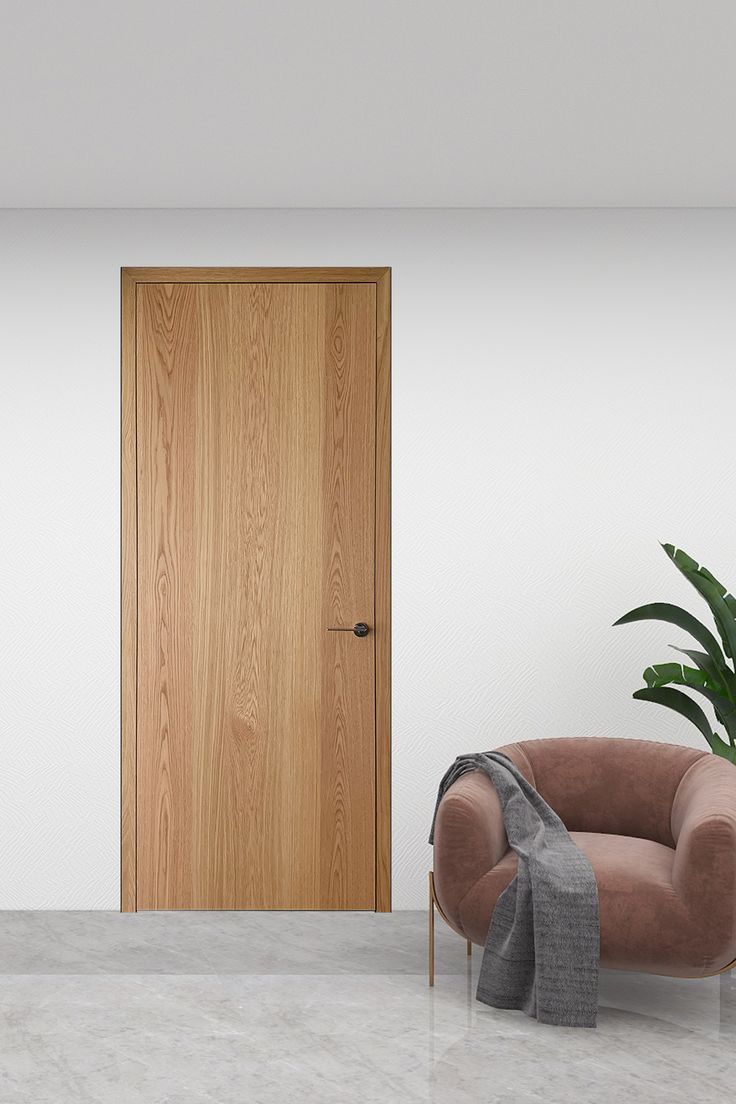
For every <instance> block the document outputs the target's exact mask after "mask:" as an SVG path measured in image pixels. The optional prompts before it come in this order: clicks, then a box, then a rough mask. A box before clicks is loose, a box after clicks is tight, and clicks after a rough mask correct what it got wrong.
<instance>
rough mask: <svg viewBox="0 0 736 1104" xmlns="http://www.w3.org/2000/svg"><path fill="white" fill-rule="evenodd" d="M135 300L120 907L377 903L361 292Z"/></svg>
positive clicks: (222, 284) (374, 517) (204, 288)
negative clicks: (131, 841)
mask: <svg viewBox="0 0 736 1104" xmlns="http://www.w3.org/2000/svg"><path fill="white" fill-rule="evenodd" d="M195 271H196V270H195ZM239 273H240V270H239ZM241 274H242V273H241ZM162 275H165V274H162ZM242 275H246V276H247V272H246V273H245V274H242ZM382 275H383V274H382ZM135 289H136V296H135V349H134V359H135V437H136V447H135V460H136V519H135V520H136V526H135V527H136V534H137V540H136V544H137V550H136V557H135V558H136V576H137V598H136V640H135V644H136V667H137V677H136V703H135V711H136V762H135V809H134V818H135V822H136V836H137V857H136V863H135V898H136V899H135V906H134V907H137V908H138V909H299V908H302V909H373V908H376V907H377V905H378V906H381V905H382V903H383V905H384V907H385V902H382V901H381V900H378V899H377V880H378V877H377V876H378V873H379V862H377V845H379V843H380V841H379V838H378V837H379V832H378V825H377V797H378V779H377V742H376V724H377V708H376V703H377V691H378V696H379V699H382V698H383V693H382V688H381V687H379V686H378V681H379V680H380V678H381V677H382V675H383V672H382V671H381V669H380V664H379V668H378V669H377V650H376V642H377V640H378V639H379V637H380V634H381V633H382V632H387V624H381V623H380V622H381V619H382V618H383V619H384V621H385V611H381V612H380V613H378V610H377V605H378V604H380V602H381V600H382V597H383V596H382V595H380V594H379V595H377V594H376V578H377V551H376V534H377V522H378V521H379V517H378V514H377V506H376V503H377V489H378V487H379V483H380V476H381V475H382V474H383V473H379V478H378V479H377V447H378V445H379V438H378V436H377V419H376V412H377V404H378V400H379V373H378V371H377V368H378V364H379V360H380V357H379V335H378V332H377V313H378V305H379V304H378V296H379V290H378V279H374V280H363V281H350V280H348V279H334V278H333V279H327V280H320V279H319V278H317V279H304V280H298V279H291V280H286V279H282V280H279V281H273V282H272V281H268V280H263V279H253V280H250V281H248V280H247V279H245V278H241V279H232V280H227V279H226V280H222V281H214V280H207V281H205V280H198V279H196V278H195V279H191V280H189V281H183V280H175V279H165V278H162V279H156V278H155V274H154V278H153V279H148V280H139V281H136V285H135ZM383 521H384V523H385V519H383ZM379 556H380V551H379ZM381 572H382V573H383V572H385V565H381ZM377 599H378V602H377ZM377 614H378V616H377ZM360 621H363V622H366V623H368V625H369V626H370V631H369V634H368V635H367V636H365V637H359V636H356V635H355V634H354V633H353V632H352V631H334V630H341V629H349V628H350V627H351V626H353V625H354V624H355V623H356V622H360ZM380 804H381V805H384V804H385V797H382V800H381V802H380ZM383 892H384V893H385V891H383Z"/></svg>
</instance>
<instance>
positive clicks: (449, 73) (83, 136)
mask: <svg viewBox="0 0 736 1104" xmlns="http://www.w3.org/2000/svg"><path fill="white" fill-rule="evenodd" d="M735 46H736V4H734V3H733V0H722V2H720V0H719V2H715V0H687V2H684V0H669V2H668V0H656V2H655V0H567V2H563V0H536V2H525V0H504V2H496V0H456V2H455V3H452V2H445V3H438V2H436V0H425V2H421V0H415V2H409V0H359V2H355V0H311V2H310V0H299V2H295V0H287V2H279V0H270V2H268V0H265V2H264V0H257V2H255V3H249V2H247V0H201V2H199V3H191V2H190V0H125V2H124V3H119V2H118V3H115V4H113V3H109V2H105V0H97V2H95V3H92V2H90V0H65V2H64V3H60V2H59V0H53V2H51V0H41V2H34V0H24V2H17V0H13V2H12V3H7V2H5V3H4V5H3V19H2V30H1V31H0V93H1V95H2V100H1V101H0V103H1V105H2V106H1V108H0V112H1V116H2V118H1V126H2V134H1V136H0V140H1V146H0V150H1V153H0V155H1V156H2V158H3V165H2V171H1V172H0V206H8V207H37V206H38V207H67V206H69V207H118V206H121V207H129V206H141V207H282V206H284V207H286V206H297V207H322V206H325V207H363V206H365V207H373V206H381V207H383V206H449V207H458V206H472V207H475V206H477V207H485V206H608V205H610V206H639V205H641V206H649V205H652V206H690V205H692V206H731V205H735V204H736V142H735V141H734V119H735V118H736V80H735V78H734V47H735Z"/></svg>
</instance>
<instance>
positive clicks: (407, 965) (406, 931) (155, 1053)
mask: <svg viewBox="0 0 736 1104" xmlns="http://www.w3.org/2000/svg"><path fill="white" fill-rule="evenodd" d="M425 926H426V917H425V914H424V913H418V912H396V913H393V914H391V915H375V914H372V913H347V914H345V913H343V914H335V913H302V914H297V913H205V912H195V913H142V914H139V915H120V914H117V913H104V912H97V913H90V912H87V913H81V912H66V913H62V912H36V913H20V912H6V913H0V974H2V975H3V976H2V978H1V979H0V1104H98V1102H99V1104H113V1102H114V1104H118V1102H119V1104H232V1102H238V1104H241V1102H242V1104H246V1102H248V1104H270V1102H272V1101H273V1102H278V1104H281V1102H287V1104H312V1102H314V1104H353V1102H356V1104H357V1102H370V1104H373V1102H376V1104H378V1102H381V1104H386V1102H389V1104H393V1102H397V1104H398V1102H406V1104H411V1102H413V1101H438V1102H439V1101H442V1102H443V1104H444V1102H447V1104H466V1102H468V1101H473V1102H484V1104H492V1102H499V1104H500V1102H501V1101H504V1102H506V1101H508V1102H509V1104H511V1102H513V1104H532V1102H535V1104H539V1102H542V1101H544V1102H545V1104H556V1102H558V1101H559V1102H560V1104H562V1102H564V1104H577V1102H585V1104H588V1102H590V1104H593V1102H595V1104H607V1102H609V1101H611V1102H614V1101H615V1102H617V1104H618V1102H621V1104H626V1102H629V1101H631V1102H634V1101H636V1102H637V1104H654V1102H660V1101H661V1102H662V1104H664V1102H667V1104H680V1102H682V1104H685V1102H687V1104H701V1102H714V1104H715V1102H716V1101H726V1100H728V1099H732V1098H733V1094H734V1090H735V1089H736V976H735V975H726V976H724V977H722V978H709V979H706V980H703V981H677V980H673V979H670V978H655V977H646V976H643V975H635V974H616V973H604V974H603V977H602V983H601V992H600V1016H599V1026H598V1028H597V1030H595V1031H585V1030H577V1031H576V1030H571V1029H560V1028H552V1027H545V1026H541V1025H539V1024H536V1023H533V1022H531V1021H530V1020H528V1019H527V1018H526V1017H524V1016H523V1015H522V1014H521V1013H517V1012H498V1011H495V1010H492V1009H489V1008H486V1007H484V1006H483V1005H479V1004H477V1003H476V1001H475V1000H474V997H473V993H474V981H475V972H476V970H477V968H478V965H479V958H480V953H479V951H477V950H476V951H475V952H474V955H473V959H472V961H471V962H468V960H467V958H466V955H465V944H464V943H463V941H462V940H460V939H459V938H458V937H457V936H455V935H453V933H452V932H450V931H449V930H448V929H446V928H445V927H444V925H442V924H441V923H440V926H439V930H438V946H437V971H438V972H437V982H436V987H435V989H434V990H430V989H428V988H427V980H426V930H425Z"/></svg>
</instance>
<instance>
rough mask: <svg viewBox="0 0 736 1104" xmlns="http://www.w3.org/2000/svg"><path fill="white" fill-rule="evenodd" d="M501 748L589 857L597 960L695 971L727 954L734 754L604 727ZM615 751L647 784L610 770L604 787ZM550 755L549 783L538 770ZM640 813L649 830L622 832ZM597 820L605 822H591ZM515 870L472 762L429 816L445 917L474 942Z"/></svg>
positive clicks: (732, 906)
mask: <svg viewBox="0 0 736 1104" xmlns="http://www.w3.org/2000/svg"><path fill="white" fill-rule="evenodd" d="M613 744H617V745H628V746H623V747H621V746H619V747H618V748H615V749H612V747H611V745H613ZM540 745H545V746H544V747H540ZM554 745H557V746H556V747H555V746H554ZM500 750H501V751H503V752H504V753H505V754H507V755H509V757H511V758H513V759H514V761H515V762H516V764H517V766H518V767H519V768H520V769H521V770H523V771H524V773H525V774H526V775H527V777H528V778H529V781H530V782H532V784H533V785H535V786H536V787H537V789H538V790H539V791H540V793H542V796H544V797H546V799H547V801H548V802H549V804H551V805H552V807H553V808H554V809H555V811H556V812H557V813H558V815H560V816H561V817H562V819H563V821H564V822H565V823H566V826H567V828H568V830H569V831H570V834H571V836H572V838H573V840H574V841H575V843H576V844H577V846H578V847H579V848H580V850H581V851H583V852H584V854H585V855H587V857H588V859H589V860H590V863H591V865H592V867H593V871H594V873H595V876H596V882H597V884H598V899H599V903H600V922H601V923H600V927H601V966H602V967H604V968H606V967H607V968H612V969H619V970H642V971H646V972H648V973H654V974H667V975H670V976H679V977H699V976H702V975H705V974H710V973H715V972H717V971H718V970H720V969H722V968H723V967H725V966H727V965H729V964H730V962H731V961H733V959H734V958H736V768H734V767H733V765H732V764H730V763H727V762H726V761H724V760H718V759H717V758H716V757H715V756H711V755H709V754H708V753H702V752H696V751H692V750H691V749H687V748H679V747H674V746H673V745H666V744H665V745H662V744H654V743H650V744H647V743H645V742H644V741H624V740H605V739H603V738H600V739H579V740H546V741H541V740H539V741H527V742H525V743H524V744H515V745H510V746H509V747H508V748H501V749H500ZM615 752H618V757H619V758H620V760H621V762H622V764H625V771H626V773H627V774H629V775H630V772H631V757H632V756H633V757H634V758H635V759H636V760H637V761H638V762H637V766H638V768H639V771H640V772H641V773H639V778H638V780H639V781H640V782H641V781H644V782H645V783H646V787H647V788H648V789H649V793H648V794H647V792H646V789H644V790H641V789H640V792H639V793H638V794H635V795H633V796H632V794H631V787H629V788H628V794H627V793H626V787H624V786H622V785H621V784H620V783H619V784H618V785H617V784H616V780H615V779H611V780H610V785H609V786H608V788H607V792H606V789H605V778H604V775H605V774H606V773H608V774H610V773H611V772H612V771H613V770H615V763H616V758H617V756H616V754H615ZM565 759H567V760H568V762H567V764H566V763H565ZM586 764H587V768H588V775H589V783H586V780H585V776H586ZM550 765H552V766H553V767H554V770H553V771H550V775H551V778H552V781H553V793H552V794H551V795H550V794H549V788H548V792H547V793H545V788H546V787H545V778H544V775H545V773H546V772H547V771H548V770H549V768H550ZM566 768H567V769H566ZM564 776H566V777H567V778H568V780H569V785H568V788H567V790H565V788H564V785H563V782H562V778H563V777H564ZM658 777H659V778H660V780H661V781H660V784H659V785H658V784H657V779H658ZM588 784H589V786H590V790H591V791H592V792H593V795H594V797H593V801H592V802H591V803H590V804H588V803H587V802H586V795H585V787H586V785H588ZM550 796H553V797H554V798H555V804H556V805H557V808H555V804H553V803H552V801H551V800H550ZM616 802H618V803H619V808H618V809H617V808H616ZM639 803H640V804H641V806H642V809H641V813H640V812H639V809H638V807H637V805H638V804H639ZM560 806H561V807H562V811H561V810H560ZM653 810H654V811H657V815H656V816H655V815H654V814H653ZM637 817H639V818H640V831H641V830H642V829H644V830H646V831H647V832H648V836H647V837H645V836H644V835H643V834H642V835H634V834H630V832H631V828H632V827H635V826H636V818H637ZM616 820H619V821H620V823H621V824H622V825H623V827H624V829H625V831H624V832H622V833H621V834H618V833H616V832H612V831H610V828H611V827H612V825H613V824H615V822H616ZM596 822H597V823H599V824H600V826H601V829H607V830H597V831H596V830H591V829H594V828H595V827H596ZM581 825H584V826H585V829H586V830H582V829H581V827H580V826H581ZM652 837H653V838H652ZM515 873H516V855H515V854H514V853H513V851H511V850H510V849H509V848H508V842H507V840H506V836H505V830H504V828H503V818H502V816H501V811H500V806H499V804H498V799H497V798H496V795H495V792H494V790H493V787H492V785H491V783H490V781H489V780H488V779H487V778H486V777H485V776H484V775H482V774H480V773H473V774H469V775H465V776H464V777H463V778H461V779H459V780H458V782H456V783H455V784H454V786H452V787H451V788H450V790H449V791H448V792H447V794H446V795H445V797H444V798H443V801H442V803H441V806H440V810H439V812H438V818H437V825H436V827H435V885H436V890H437V895H438V900H439V902H440V905H441V907H442V909H443V912H444V914H445V916H446V918H447V919H448V920H449V922H450V923H451V924H452V926H453V927H455V928H456V930H457V931H458V932H460V934H462V935H463V936H465V937H466V938H467V939H471V940H472V941H473V942H474V943H478V944H480V945H483V944H484V943H485V940H486V935H487V932H488V927H489V923H490V920H491V917H492V915H493V910H494V908H495V905H496V902H497V900H498V898H499V896H500V894H501V893H502V892H503V890H504V889H505V888H506V886H507V885H508V884H509V883H510V882H511V880H512V879H513V877H514V875H515Z"/></svg>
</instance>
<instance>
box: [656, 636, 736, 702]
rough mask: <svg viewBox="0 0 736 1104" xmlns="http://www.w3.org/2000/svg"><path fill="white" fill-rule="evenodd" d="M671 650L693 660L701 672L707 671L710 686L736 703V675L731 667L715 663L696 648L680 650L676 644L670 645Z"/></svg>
mask: <svg viewBox="0 0 736 1104" xmlns="http://www.w3.org/2000/svg"><path fill="white" fill-rule="evenodd" d="M670 648H673V649H674V651H676V652H682V654H683V655H686V656H687V657H688V659H691V660H692V661H693V663H695V664H696V665H697V666H698V667H699V668H700V670H701V671H705V673H706V675H707V676H708V682H709V685H712V686H713V689H714V690H716V692H717V693H719V694H723V696H724V697H726V698H730V699H731V701H736V675H734V673H733V671H732V670H731V668H730V667H728V666H726V664H725V663H724V664H722V665H720V664H717V663H714V662H713V659H712V658H711V657H710V656H709V655H708V654H707V653H706V652H698V651H696V650H695V649H694V648H678V647H676V646H675V645H674V644H670Z"/></svg>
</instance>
